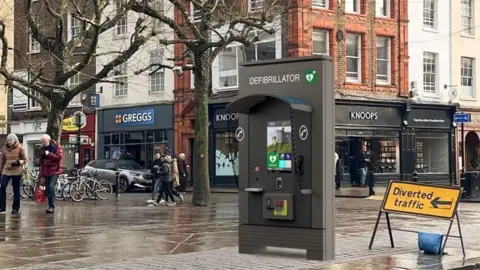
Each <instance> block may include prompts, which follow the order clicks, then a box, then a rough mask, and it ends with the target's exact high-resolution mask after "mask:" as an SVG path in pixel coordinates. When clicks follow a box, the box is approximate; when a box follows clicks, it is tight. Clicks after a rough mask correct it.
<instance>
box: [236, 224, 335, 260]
mask: <svg viewBox="0 0 480 270" xmlns="http://www.w3.org/2000/svg"><path fill="white" fill-rule="evenodd" d="M324 234H325V230H322V229H311V228H293V227H277V226H260V225H246V224H240V226H239V233H238V238H239V247H238V252H239V253H243V254H258V253H262V252H265V251H266V247H278V248H293V249H303V250H306V251H307V260H317V261H324V260H328V259H330V258H326V252H325V250H323V248H322V247H323V239H324Z"/></svg>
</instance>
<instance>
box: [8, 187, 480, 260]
mask: <svg viewBox="0 0 480 270" xmlns="http://www.w3.org/2000/svg"><path fill="white" fill-rule="evenodd" d="M147 197H148V195H147V194H126V195H123V196H122V197H121V199H120V201H119V202H118V203H117V202H115V201H114V200H111V201H101V202H94V201H91V202H82V203H70V202H60V203H59V205H58V207H57V209H56V213H55V214H54V215H52V216H48V215H46V214H45V212H44V211H45V205H37V204H35V203H33V202H27V201H24V202H22V209H21V213H20V215H19V216H12V215H9V214H7V215H6V216H0V252H1V253H0V254H1V256H0V268H11V267H19V266H28V265H39V267H37V268H35V269H49V267H47V266H45V267H44V268H42V267H43V266H41V265H42V263H47V262H57V263H58V264H57V268H55V269H60V268H59V267H60V266H62V267H65V269H67V268H68V269H77V268H81V267H92V266H95V265H98V264H103V263H115V262H123V261H124V260H128V259H138V258H143V257H155V258H163V257H162V256H167V257H172V260H178V259H173V257H175V254H181V253H187V252H207V251H211V250H224V249H225V250H227V251H228V252H232V253H231V254H237V252H236V247H235V246H236V245H237V239H238V237H237V226H238V224H237V222H238V205H237V195H236V194H215V195H214V196H213V198H212V201H213V204H212V206H211V207H206V208H199V207H193V206H191V205H190V204H188V203H185V204H183V205H177V206H176V207H147V206H146V204H145V202H144V201H145V199H148V198H147ZM188 199H189V198H188ZM188 199H187V201H188ZM336 203H337V213H336V226H337V229H336V235H337V237H336V243H337V246H336V257H337V259H338V260H340V261H345V260H353V259H355V258H359V257H366V256H369V257H370V259H362V261H360V262H354V263H353V264H347V263H345V264H344V267H347V266H348V268H342V266H341V265H335V266H328V265H325V264H322V266H321V267H323V268H317V269H395V267H402V268H410V267H412V266H413V267H414V269H415V267H416V266H418V264H419V263H420V264H421V265H427V264H430V265H431V264H446V263H450V262H453V260H454V259H455V260H458V258H459V257H458V254H457V255H455V254H454V253H452V254H453V255H451V256H444V257H443V258H442V261H435V260H437V259H435V258H436V257H434V258H432V257H422V256H420V257H419V255H418V252H416V249H417V246H416V240H417V238H416V235H415V234H411V233H404V232H394V238H395V241H396V248H395V249H391V248H389V241H388V234H387V233H386V230H385V229H386V228H385V227H386V226H385V225H384V224H382V225H381V226H380V230H379V232H378V234H377V240H376V242H375V244H374V249H373V250H372V251H369V250H368V248H367V247H368V241H369V240H370V236H371V232H372V229H373V226H374V223H375V220H376V215H377V213H378V212H377V211H378V209H379V206H380V201H376V200H364V199H344V198H342V199H337V200H336ZM460 218H461V219H462V225H463V227H462V229H463V233H464V235H465V245H466V247H467V248H468V249H469V258H473V257H480V254H477V253H478V252H477V251H475V249H478V250H480V247H478V243H479V242H480V237H479V236H477V235H478V233H477V231H478V228H479V225H480V212H478V211H476V205H473V204H462V205H461V206H460ZM391 221H392V226H393V227H398V228H399V227H402V228H407V227H408V228H409V229H412V230H422V231H430V232H445V231H446V229H447V227H448V222H445V221H442V220H440V221H438V220H432V219H428V218H421V217H412V216H400V215H392V216H391ZM452 233H453V234H456V230H455V229H453V231H452ZM458 248H459V242H458V241H457V240H456V239H451V240H449V244H448V246H447V249H446V251H447V252H457V251H458ZM401 253H406V254H401ZM199 254H200V253H199ZM229 254H230V253H229ZM412 254H413V255H412ZM169 255H170V256H169ZM183 256H185V254H182V255H181V257H180V258H183ZM372 256H376V257H375V258H372ZM167 257H165V258H167ZM229 259H230V257H229V256H225V255H223V256H220V255H219V257H215V258H213V257H212V260H214V261H221V260H229ZM138 260H140V261H141V260H142V259H138ZM298 260H299V262H300V261H302V262H303V261H305V260H304V259H303V257H299V258H298ZM305 263H306V262H305ZM307 265H310V264H307V263H306V264H305V266H307ZM67 266H68V267H67ZM312 266H313V265H312ZM325 267H326V268H325ZM329 267H332V268H329ZM335 267H336V268H335ZM372 267H373V268H372ZM392 267H393V268H392ZM306 268H309V267H306ZM314 268H316V267H314ZM50 269H53V268H51V267H50ZM62 269H63V268H62ZM132 269H134V268H132ZM256 269H257V268H256Z"/></svg>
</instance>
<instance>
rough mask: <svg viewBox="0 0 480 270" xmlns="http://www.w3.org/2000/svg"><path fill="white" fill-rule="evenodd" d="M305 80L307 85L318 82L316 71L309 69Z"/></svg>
mask: <svg viewBox="0 0 480 270" xmlns="http://www.w3.org/2000/svg"><path fill="white" fill-rule="evenodd" d="M305 80H306V81H307V83H314V82H316V81H317V71H315V70H314V69H309V70H307V71H305Z"/></svg>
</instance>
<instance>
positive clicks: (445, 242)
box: [440, 212, 466, 258]
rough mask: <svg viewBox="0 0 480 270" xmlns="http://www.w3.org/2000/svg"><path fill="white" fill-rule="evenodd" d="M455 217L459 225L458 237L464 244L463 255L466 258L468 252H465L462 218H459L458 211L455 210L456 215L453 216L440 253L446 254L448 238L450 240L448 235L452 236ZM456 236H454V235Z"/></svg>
mask: <svg viewBox="0 0 480 270" xmlns="http://www.w3.org/2000/svg"><path fill="white" fill-rule="evenodd" d="M454 219H457V225H458V238H460V244H461V245H462V253H463V257H464V258H465V256H466V254H465V246H464V245H463V235H462V228H461V227H460V219H459V218H458V213H457V212H455V216H454V217H453V219H452V220H451V221H450V225H449V226H448V231H447V234H446V235H445V241H444V242H443V245H442V252H441V253H440V254H442V255H443V254H444V252H443V251H444V250H445V246H446V245H447V240H448V237H449V236H450V231H451V229H452V225H453V222H454ZM452 237H454V236H452Z"/></svg>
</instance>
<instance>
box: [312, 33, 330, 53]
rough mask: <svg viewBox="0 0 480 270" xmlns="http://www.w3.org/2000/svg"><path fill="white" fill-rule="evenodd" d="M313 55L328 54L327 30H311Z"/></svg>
mask: <svg viewBox="0 0 480 270" xmlns="http://www.w3.org/2000/svg"><path fill="white" fill-rule="evenodd" d="M313 54H314V55H318V54H324V55H328V54H329V42H328V30H320V29H313Z"/></svg>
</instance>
